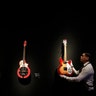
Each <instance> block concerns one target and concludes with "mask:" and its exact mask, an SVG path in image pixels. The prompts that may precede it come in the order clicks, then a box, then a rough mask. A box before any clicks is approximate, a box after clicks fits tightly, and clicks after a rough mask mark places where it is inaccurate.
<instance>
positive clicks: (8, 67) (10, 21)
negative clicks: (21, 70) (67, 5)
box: [0, 8, 96, 96]
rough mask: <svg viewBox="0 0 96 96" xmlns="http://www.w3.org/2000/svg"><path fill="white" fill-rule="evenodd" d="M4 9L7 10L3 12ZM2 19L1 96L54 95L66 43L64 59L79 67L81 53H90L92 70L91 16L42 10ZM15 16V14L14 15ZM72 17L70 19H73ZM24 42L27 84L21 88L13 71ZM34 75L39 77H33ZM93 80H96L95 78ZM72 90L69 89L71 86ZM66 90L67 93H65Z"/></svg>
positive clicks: (94, 54) (95, 48) (94, 52)
mask: <svg viewBox="0 0 96 96" xmlns="http://www.w3.org/2000/svg"><path fill="white" fill-rule="evenodd" d="M6 10H7V9H6ZM7 12H8V13H9V14H10V15H8V13H6V14H7V16H6V14H5V15H4V17H3V16H2V18H3V19H2V26H1V27H2V28H1V29H2V30H1V35H0V36H1V38H0V39H1V46H0V56H1V64H0V66H1V67H0V88H1V90H2V91H1V94H2V96H9V95H13V96H17V95H18V96H40V95H44V96H45V95H46V94H49V95H51V94H52V93H53V94H56V92H55V91H52V90H55V89H57V90H58V91H59V92H60V94H61V91H60V89H61V88H62V87H64V86H62V84H61V83H60V82H59V81H58V84H59V83H60V84H61V85H60V84H59V85H60V86H59V87H56V86H55V88H54V84H56V83H54V82H55V81H54V80H55V71H56V68H57V67H58V65H59V62H58V60H59V57H60V56H61V43H62V40H63V39H64V38H66V39H67V40H68V43H67V47H68V49H67V51H68V59H72V60H73V64H74V66H75V67H76V68H77V69H78V68H79V66H80V65H79V62H80V61H79V58H80V55H81V54H82V52H90V53H91V54H92V63H93V66H94V69H95V70H96V66H95V62H96V59H95V57H96V45H95V41H96V38H95V31H96V28H95V22H96V20H95V16H94V14H91V16H89V15H87V14H86V15H85V14H83V13H82V14H81V13H78V14H76V15H75V14H74V13H73V12H72V13H70V14H69V15H68V14H67V13H64V12H61V11H59V10H57V9H56V10H55V9H54V8H53V9H52V10H48V9H45V10H43V11H42V9H38V10H35V11H34V10H31V11H28V13H27V10H26V13H25V11H24V10H23V12H22V10H19V12H16V10H13V11H11V12H10V11H8V10H7ZM17 13H18V14H17ZM73 14H74V16H73ZM24 40H27V46H26V60H27V63H28V64H29V66H30V68H31V73H32V74H31V75H32V77H31V82H30V83H29V84H28V85H22V84H21V83H20V82H19V81H18V79H17V74H16V71H17V68H18V67H19V61H20V60H21V59H22V55H23V41H24ZM35 73H38V74H39V75H40V78H37V77H35ZM95 78H96V77H95ZM72 88H73V87H72ZM67 91H69V90H67ZM59 92H58V93H59Z"/></svg>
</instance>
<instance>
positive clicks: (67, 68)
mask: <svg viewBox="0 0 96 96" xmlns="http://www.w3.org/2000/svg"><path fill="white" fill-rule="evenodd" d="M63 44H64V59H63V58H62V57H60V59H59V63H60V64H59V67H58V68H57V71H58V73H59V74H61V75H67V76H72V74H73V69H72V67H71V64H72V60H67V40H66V39H64V40H63Z"/></svg>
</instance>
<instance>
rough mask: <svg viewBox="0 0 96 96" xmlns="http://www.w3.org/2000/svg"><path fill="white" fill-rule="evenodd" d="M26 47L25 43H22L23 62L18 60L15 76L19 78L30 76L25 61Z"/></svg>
mask: <svg viewBox="0 0 96 96" xmlns="http://www.w3.org/2000/svg"><path fill="white" fill-rule="evenodd" d="M26 45H27V41H24V50H23V60H20V62H19V68H18V69H17V76H18V77H19V78H28V77H29V76H30V75H31V70H30V68H29V65H28V63H26V60H25V47H26Z"/></svg>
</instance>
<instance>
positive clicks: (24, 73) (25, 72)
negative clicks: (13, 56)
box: [17, 60, 31, 78]
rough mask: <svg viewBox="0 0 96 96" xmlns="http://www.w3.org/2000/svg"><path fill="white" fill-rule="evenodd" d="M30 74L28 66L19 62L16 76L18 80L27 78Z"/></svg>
mask: <svg viewBox="0 0 96 96" xmlns="http://www.w3.org/2000/svg"><path fill="white" fill-rule="evenodd" d="M30 74H31V70H30V68H29V66H28V64H27V63H26V62H25V64H23V60H21V61H20V62H19V68H18V70H17V75H18V77H19V78H28V77H29V76H30Z"/></svg>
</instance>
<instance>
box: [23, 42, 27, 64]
mask: <svg viewBox="0 0 96 96" xmlns="http://www.w3.org/2000/svg"><path fill="white" fill-rule="evenodd" d="M26 45H27V41H26V40H25V41H24V45H23V46H24V48H23V64H25V49H26Z"/></svg>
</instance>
